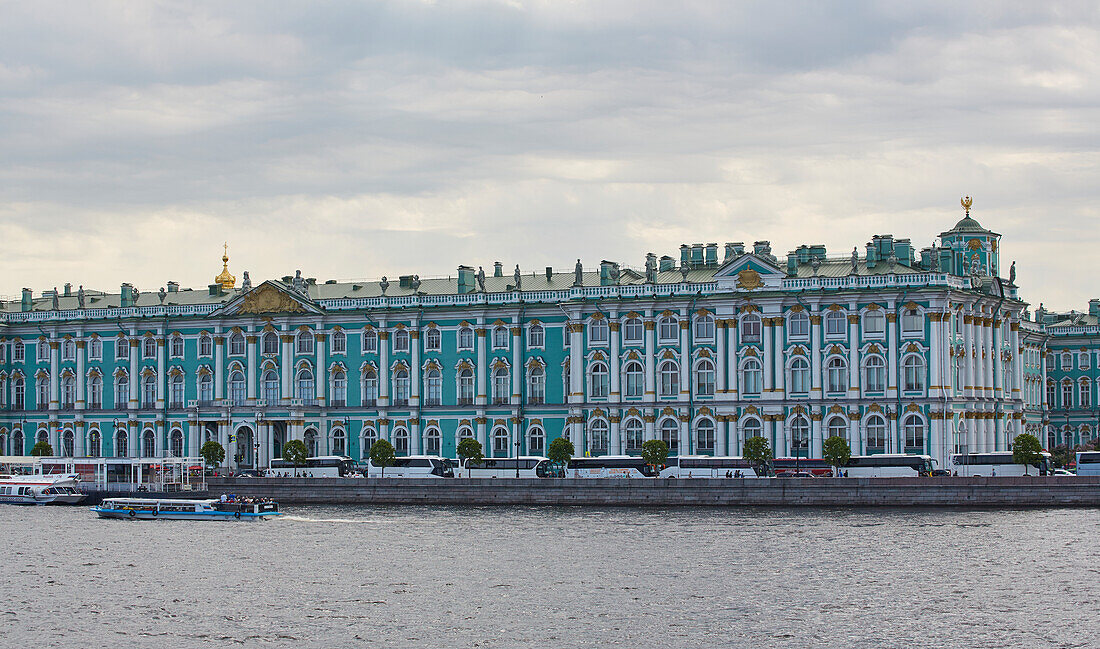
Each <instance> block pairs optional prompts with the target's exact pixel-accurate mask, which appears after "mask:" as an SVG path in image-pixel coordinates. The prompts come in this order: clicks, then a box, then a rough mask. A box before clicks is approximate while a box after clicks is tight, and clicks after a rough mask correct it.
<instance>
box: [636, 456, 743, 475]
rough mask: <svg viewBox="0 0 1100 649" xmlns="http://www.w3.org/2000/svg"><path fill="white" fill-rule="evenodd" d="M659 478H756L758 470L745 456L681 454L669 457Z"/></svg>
mask: <svg viewBox="0 0 1100 649" xmlns="http://www.w3.org/2000/svg"><path fill="white" fill-rule="evenodd" d="M657 477H659V478H755V477H756V471H754V470H753V468H752V465H750V464H749V462H748V460H746V459H745V458H743V457H735V456H711V455H681V456H679V457H670V458H668V465H666V466H665V468H663V469H661V472H660V473H659V474H658V476H657Z"/></svg>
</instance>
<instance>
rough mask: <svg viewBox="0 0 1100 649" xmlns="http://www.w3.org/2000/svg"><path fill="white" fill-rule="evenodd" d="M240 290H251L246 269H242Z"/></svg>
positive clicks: (250, 282)
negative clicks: (242, 277) (242, 275)
mask: <svg viewBox="0 0 1100 649" xmlns="http://www.w3.org/2000/svg"><path fill="white" fill-rule="evenodd" d="M241 290H242V291H251V290H252V278H251V277H249V276H248V271H247V270H246V271H244V279H242V280H241Z"/></svg>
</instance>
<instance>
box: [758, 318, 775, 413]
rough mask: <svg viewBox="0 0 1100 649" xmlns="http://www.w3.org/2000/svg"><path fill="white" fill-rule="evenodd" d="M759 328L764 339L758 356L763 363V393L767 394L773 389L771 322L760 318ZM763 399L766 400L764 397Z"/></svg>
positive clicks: (773, 362)
mask: <svg viewBox="0 0 1100 649" xmlns="http://www.w3.org/2000/svg"><path fill="white" fill-rule="evenodd" d="M761 328H762V329H763V330H764V338H763V341H762V343H763V344H761V346H760V347H761V351H762V352H763V353H762V354H760V356H761V359H760V360H761V361H762V362H763V363H764V392H765V393H768V392H771V391H772V390H773V389H774V385H775V383H774V378H773V374H774V371H775V370H774V368H773V367H772V366H773V365H774V364H775V349H774V348H773V343H772V333H773V332H772V321H771V318H761ZM764 398H767V396H766V395H765V396H764Z"/></svg>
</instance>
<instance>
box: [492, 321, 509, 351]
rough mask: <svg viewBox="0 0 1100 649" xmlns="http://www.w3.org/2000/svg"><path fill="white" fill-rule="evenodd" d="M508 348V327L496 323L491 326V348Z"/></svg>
mask: <svg viewBox="0 0 1100 649" xmlns="http://www.w3.org/2000/svg"><path fill="white" fill-rule="evenodd" d="M507 348H508V327H505V326H504V325H497V326H496V327H493V349H507Z"/></svg>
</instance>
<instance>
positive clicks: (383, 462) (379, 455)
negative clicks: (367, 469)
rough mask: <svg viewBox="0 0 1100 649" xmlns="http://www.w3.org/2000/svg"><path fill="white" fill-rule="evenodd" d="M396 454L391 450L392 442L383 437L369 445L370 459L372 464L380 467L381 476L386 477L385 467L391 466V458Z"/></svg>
mask: <svg viewBox="0 0 1100 649" xmlns="http://www.w3.org/2000/svg"><path fill="white" fill-rule="evenodd" d="M395 457H397V454H396V453H395V452H394V450H393V444H390V443H389V442H388V441H386V440H384V439H380V440H378V441H377V442H375V443H373V444H371V445H370V461H371V464H373V465H374V466H376V467H378V468H380V469H382V475H381V477H383V478H385V477H386V467H388V466H393V460H394V458H395Z"/></svg>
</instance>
